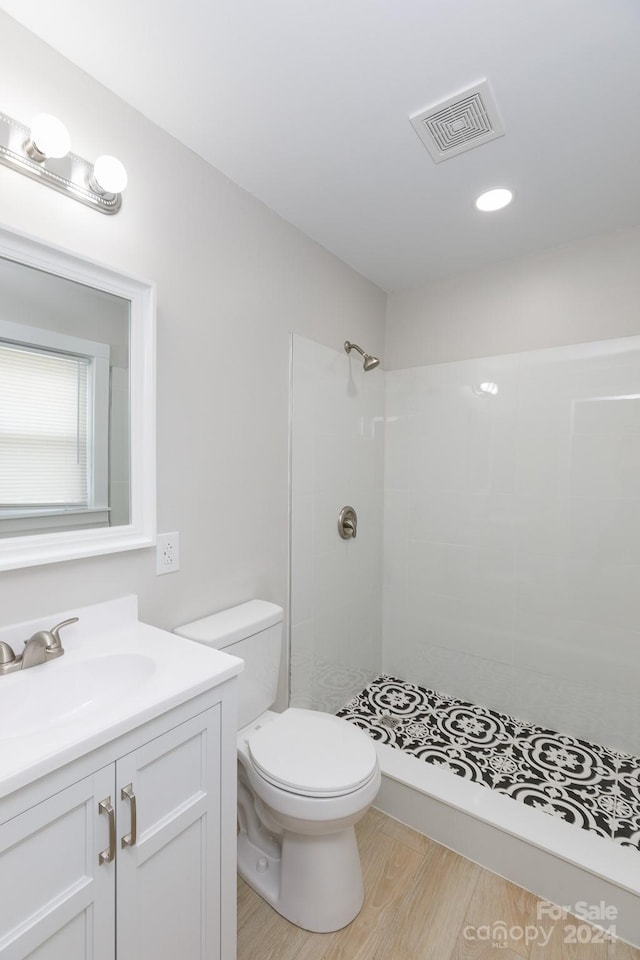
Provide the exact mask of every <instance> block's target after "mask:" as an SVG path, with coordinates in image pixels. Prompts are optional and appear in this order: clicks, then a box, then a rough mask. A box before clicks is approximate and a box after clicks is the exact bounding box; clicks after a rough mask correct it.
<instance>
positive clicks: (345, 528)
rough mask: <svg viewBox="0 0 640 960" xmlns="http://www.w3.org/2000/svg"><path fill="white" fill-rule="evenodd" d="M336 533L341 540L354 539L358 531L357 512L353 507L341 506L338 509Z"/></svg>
mask: <svg viewBox="0 0 640 960" xmlns="http://www.w3.org/2000/svg"><path fill="white" fill-rule="evenodd" d="M338 533H339V534H340V536H341V537H342V539H343V540H355V538H356V535H357V533H358V514H357V513H356V512H355V510H354V509H353V507H343V508H342V510H341V511H340V515H339V517H338Z"/></svg>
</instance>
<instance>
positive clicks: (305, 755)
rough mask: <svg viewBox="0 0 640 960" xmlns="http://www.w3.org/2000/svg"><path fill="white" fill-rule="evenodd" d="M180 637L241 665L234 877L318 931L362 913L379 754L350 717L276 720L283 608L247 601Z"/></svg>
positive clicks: (301, 713) (290, 713)
mask: <svg viewBox="0 0 640 960" xmlns="http://www.w3.org/2000/svg"><path fill="white" fill-rule="evenodd" d="M175 632H176V633H179V634H181V635H182V636H183V637H188V638H189V639H191V640H197V641H198V642H199V643H206V644H209V645H211V646H212V647H216V648H217V649H225V650H227V652H228V653H232V654H233V655H234V656H237V657H241V658H242V659H243V660H244V663H245V666H244V671H243V672H242V673H241V674H240V676H239V678H238V679H239V706H238V730H239V732H238V824H239V833H238V872H239V874H240V876H241V877H242V878H243V879H244V880H246V882H247V883H248V884H249V885H250V886H251V887H253V889H254V890H255V891H256V892H257V893H259V894H260V896H261V897H263V898H264V899H265V900H266V901H267V902H268V903H270V904H271V906H272V907H274V908H275V909H276V910H277V911H278V912H279V913H281V914H282V916H283V917H286V918H287V920H290V921H291V922H292V923H295V924H297V925H298V926H299V927H304V929H305V930H313V931H315V932H318V933H328V932H329V931H331V930H339V929H340V928H341V927H344V926H346V924H348V923H350V922H351V921H352V920H353V918H354V917H355V916H356V915H357V914H358V912H359V910H360V908H361V906H362V903H363V900H364V887H363V884H362V870H361V868H360V856H359V853H358V847H357V844H356V837H355V832H354V829H353V827H354V824H355V823H357V822H358V820H360V818H361V817H362V816H363V815H364V814H365V813H366V811H367V809H368V808H369V806H370V805H371V803H372V802H373V800H374V798H375V796H376V794H377V792H378V789H379V787H380V769H379V767H378V760H377V756H376V751H375V747H374V745H373V743H372V741H371V740H370V739H369V738H368V737H367V735H366V734H365V733H363V732H362V731H361V730H358V728H357V727H354V726H353V725H352V724H350V723H347V721H346V720H342V719H339V718H338V717H334V716H331V715H330V714H326V713H319V712H316V711H313V710H298V709H295V708H289V709H288V710H285V711H284V713H273V712H272V711H270V710H269V709H268V708H269V707H270V706H272V704H273V702H274V700H275V697H276V688H277V684H278V673H279V667H280V650H281V644H282V608H281V607H278V606H276V605H275V604H273V603H267V602H265V601H263V600H250V601H249V602H248V603H242V604H240V605H239V606H237V607H232V608H231V609H229V610H222V611H221V612H220V613H215V614H212V615H211V616H209V617H204V618H203V619H201V620H195V621H194V622H193V623H187V624H185V626H183V627H178V628H176V631H175Z"/></svg>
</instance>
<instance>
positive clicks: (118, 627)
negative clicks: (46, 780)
mask: <svg viewBox="0 0 640 960" xmlns="http://www.w3.org/2000/svg"><path fill="white" fill-rule="evenodd" d="M71 616H78V617H79V618H80V619H79V621H78V622H77V623H74V624H73V626H69V627H68V629H67V630H66V632H65V634H64V635H63V646H64V650H65V652H64V655H63V656H61V657H58V658H57V659H55V660H51V661H49V662H48V663H43V664H39V665H38V666H37V667H30V668H28V669H27V670H16V671H15V673H9V674H5V675H4V676H0V806H1V805H2V803H3V798H5V797H6V796H8V795H9V794H10V793H11V792H12V791H14V790H17V789H19V788H20V787H23V786H25V785H26V784H28V783H31V782H33V781H34V780H36V779H38V777H41V776H44V775H45V774H47V773H51V771H52V770H55V769H57V768H58V767H60V766H62V764H64V763H68V762H70V761H71V760H74V759H77V758H78V757H80V756H83V755H84V754H87V753H89V752H90V751H92V750H96V749H99V748H100V747H102V746H105V745H106V744H108V743H111V742H112V741H114V740H115V739H116V738H117V737H120V736H123V735H126V734H127V733H128V732H129V731H130V730H133V729H134V728H136V727H139V726H140V725H141V724H144V723H146V722H147V721H150V720H153V719H154V718H155V717H157V716H159V715H160V714H162V713H165V712H166V711H167V710H170V709H172V708H173V707H178V706H179V705H180V704H182V703H184V702H185V701H186V700H190V699H191V698H193V697H195V696H197V695H198V694H200V693H204V692H205V691H208V690H210V689H211V688H212V687H214V686H217V685H218V684H220V683H223V682H224V681H225V680H227V679H230V678H232V677H234V676H236V674H238V673H239V672H240V670H241V669H242V661H241V660H238V659H237V658H236V657H231V656H228V655H227V654H226V653H224V652H223V651H221V650H213V649H210V648H209V647H206V646H204V645H203V644H201V643H192V642H191V641H190V640H185V639H184V638H183V637H178V636H176V635H175V634H171V633H167V632H166V631H165V630H159V629H158V628H157V627H152V626H150V625H149V624H146V623H142V622H141V621H140V620H138V607H137V601H136V598H135V597H122V598H120V599H118V600H109V601H107V602H105V603H101V604H94V605H92V606H90V607H83V608H82V609H80V610H77V609H76V610H72V611H63V612H61V613H59V614H52V615H50V616H48V617H42V618H39V619H37V620H30V621H24V622H22V623H19V624H12V625H11V626H8V627H4V628H2V627H0V640H2V641H4V642H6V643H8V644H10V646H12V647H13V649H14V650H17V649H21V648H22V642H23V641H24V639H25V637H29V636H32V635H33V634H34V633H35V632H36V631H37V630H43V629H47V628H48V627H50V626H51V624H52V623H57V622H59V621H61V620H66V619H69V618H70V617H71Z"/></svg>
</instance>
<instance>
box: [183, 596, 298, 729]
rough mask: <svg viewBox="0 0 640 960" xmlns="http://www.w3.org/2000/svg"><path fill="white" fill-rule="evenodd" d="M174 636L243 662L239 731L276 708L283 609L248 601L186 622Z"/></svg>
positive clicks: (239, 697)
mask: <svg viewBox="0 0 640 960" xmlns="http://www.w3.org/2000/svg"><path fill="white" fill-rule="evenodd" d="M174 633H178V634H180V636H181V637H188V639H189V640H196V641H197V642H198V643H204V644H206V645H207V646H210V647H215V648H216V650H225V651H226V652H227V653H231V654H233V656H234V657H240V658H241V659H242V660H244V670H243V671H242V673H241V674H240V675H239V677H238V728H239V729H240V728H241V727H244V726H246V725H247V724H248V723H251V722H252V721H253V720H255V719H256V718H257V717H259V716H260V714H261V713H264V711H265V710H268V709H269V707H270V706H272V705H273V702H274V700H275V699H276V692H277V689H278V674H279V672H280V652H281V649H282V607H278V606H276V604H275V603H268V602H267V601H266V600H249V601H247V603H241V604H239V605H238V606H237V607H229V609H228V610H220V612H219V613H212V614H211V615H210V616H208V617H202V618H201V619H200V620H193V621H192V622H191V623H185V624H184V626H182V627H176V628H175V630H174Z"/></svg>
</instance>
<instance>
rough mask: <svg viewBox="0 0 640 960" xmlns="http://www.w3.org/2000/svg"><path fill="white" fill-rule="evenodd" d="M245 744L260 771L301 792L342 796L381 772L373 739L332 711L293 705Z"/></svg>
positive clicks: (276, 783) (274, 781)
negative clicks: (317, 710)
mask: <svg viewBox="0 0 640 960" xmlns="http://www.w3.org/2000/svg"><path fill="white" fill-rule="evenodd" d="M246 743H247V748H248V755H249V758H250V760H251V764H252V766H253V768H254V770H255V772H256V774H258V775H259V776H260V777H261V778H262V779H263V780H266V781H267V782H268V783H270V784H272V785H273V786H274V787H277V788H278V789H280V790H284V791H286V792H287V793H292V794H296V795H298V796H302V797H315V798H324V797H326V798H329V797H343V796H346V795H348V794H351V793H354V792H355V791H357V790H359V789H360V788H361V787H363V786H364V785H366V784H367V783H368V782H370V781H371V780H372V779H373V778H374V777H376V775H377V773H378V762H377V756H376V751H375V747H374V745H373V743H372V741H371V740H370V739H369V738H368V737H367V736H366V734H364V733H363V732H362V731H361V730H359V729H358V728H357V727H355V726H353V725H352V724H350V723H348V722H347V721H346V720H342V719H341V718H339V717H334V716H332V715H331V714H326V713H318V712H316V711H313V710H300V709H297V708H295V707H290V708H289V709H288V710H285V711H284V713H282V714H279V715H277V716H276V717H275V719H273V720H272V721H271V722H269V723H265V724H264V725H263V726H260V727H258V728H254V729H253V730H252V731H251V733H250V734H249V736H248V738H247V740H246Z"/></svg>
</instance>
